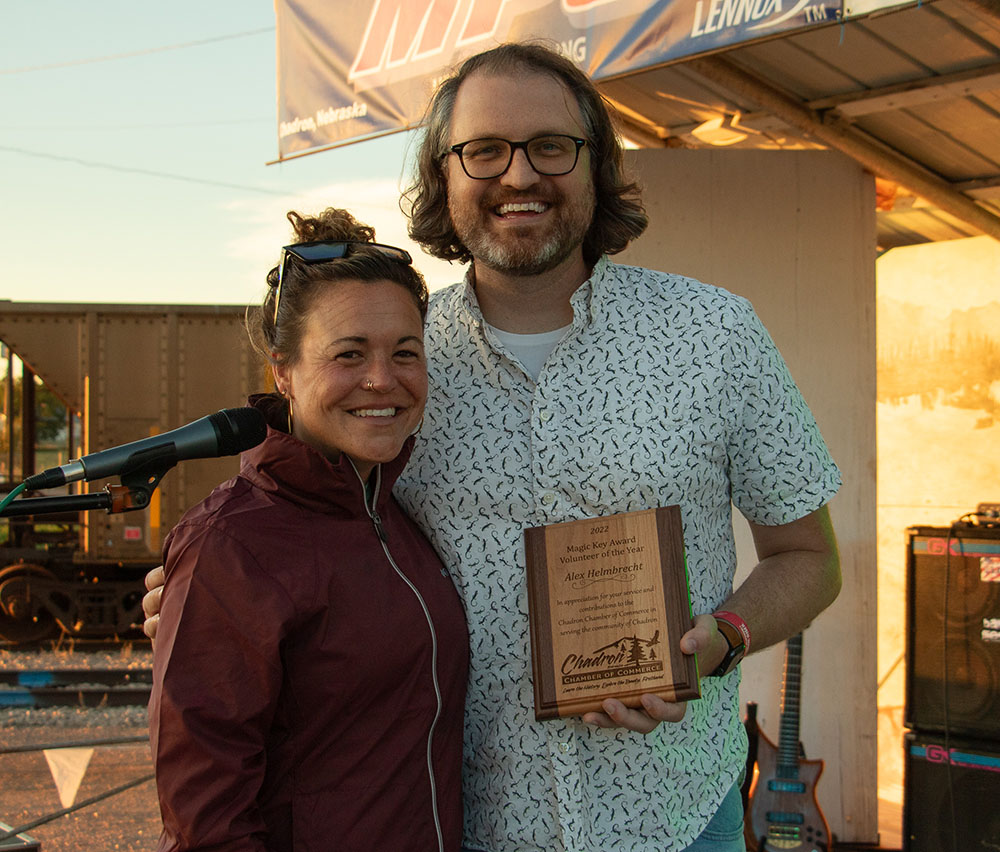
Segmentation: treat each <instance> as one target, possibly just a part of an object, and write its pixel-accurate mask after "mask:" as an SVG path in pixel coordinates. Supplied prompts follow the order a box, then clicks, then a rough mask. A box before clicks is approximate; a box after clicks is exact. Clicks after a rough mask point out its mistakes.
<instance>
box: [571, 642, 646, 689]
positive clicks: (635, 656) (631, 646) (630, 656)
mask: <svg viewBox="0 0 1000 852" xmlns="http://www.w3.org/2000/svg"><path fill="white" fill-rule="evenodd" d="M659 645H660V631H659V630H657V631H656V632H655V633H654V634H653V635H652V636H651V637H649V638H648V639H646V638H643V637H641V636H622V637H621V638H620V639H616V640H615V641H614V642H612V643H611V644H610V645H605V646H604V647H603V648H597V649H595V650H593V651H591V652H590V653H589V654H569V655H567V656H566V659H564V660H563V663H562V668H561V671H562V682H563V685H564V686H567V685H569V684H574V683H587V682H594V681H601V680H612V679H615V678H631V677H634V676H635V675H642V674H649V673H652V672H662V671H663V660H661V659H660V656H659V653H658V648H659Z"/></svg>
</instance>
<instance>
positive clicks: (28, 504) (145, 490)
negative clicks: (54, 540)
mask: <svg viewBox="0 0 1000 852" xmlns="http://www.w3.org/2000/svg"><path fill="white" fill-rule="evenodd" d="M175 464H177V454H176V452H175V451H174V449H173V447H172V446H167V447H156V448H154V449H151V450H143V451H141V452H138V453H135V454H134V455H133V456H131V457H130V458H129V460H128V462H127V463H126V464H125V466H124V468H123V470H122V473H121V481H122V484H121V485H111V484H108V485H105V486H104V489H103V490H101V491H95V492H92V493H88V494H71V495H68V496H64V497H25V498H22V499H20V500H14V501H13V502H12V503H11V504H10V505H9V506H7V507H6V508H5V509H4V510H3V511H2V512H0V517H4V518H8V517H15V516H18V515H50V514H58V513H60V512H89V511H91V510H93V509H104V510H105V511H106V512H107V513H108V514H109V515H112V514H117V513H119V512H131V511H134V510H136V509H145V508H146V507H147V506H148V505H149V501H150V500H151V499H152V497H153V492H154V491H155V490H156V486H157V485H159V484H160V480H161V479H163V476H164V474H166V472H167V471H168V470H170V468H172V467H173V466H174V465H175Z"/></svg>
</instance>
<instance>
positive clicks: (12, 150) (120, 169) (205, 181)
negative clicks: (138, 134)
mask: <svg viewBox="0 0 1000 852" xmlns="http://www.w3.org/2000/svg"><path fill="white" fill-rule="evenodd" d="M0 151H7V152H8V153H11V154H22V155H24V156H26V157H39V158H41V159H43V160H57V161H59V162H61V163H75V164H76V165H78V166H88V167H90V168H96V169H109V170H110V171H114V172H128V173H130V174H139V175H146V176H148V177H158V178H166V179H167V180H180V181H185V182H186V183H200V184H204V185H206V186H220V187H224V188H226V189H239V190H244V191H246V192H260V193H264V194H265V195H288V194H289V193H287V192H281V191H280V190H276V189H264V188H263V187H260V186H242V185H241V184H237V183H226V182H224V181H218V180H208V179H207V178H195V177H188V176H186V175H175V174H170V173H169V172H157V171H154V170H152V169H134V168H130V167H129V166H118V165H115V164H113V163H99V162H95V161H94V160H81V159H80V158H79V157H64V156H60V155H59V154H43V153H42V152H41V151H28V150H26V149H24V148H12V147H9V146H7V145H0Z"/></svg>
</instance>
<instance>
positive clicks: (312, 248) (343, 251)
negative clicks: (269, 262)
mask: <svg viewBox="0 0 1000 852" xmlns="http://www.w3.org/2000/svg"><path fill="white" fill-rule="evenodd" d="M358 248H370V249H375V250H376V251H378V252H381V253H382V254H384V255H385V256H386V257H388V258H391V259H392V260H395V261H396V262H397V263H404V264H407V265H409V264H411V263H413V258H412V257H410V253H409V252H408V251H406V249H401V248H396V246H387V245H384V244H383V243H368V242H365V241H364V240H313V241H312V242H308V243H293V244H292V245H290V246H282V248H281V257H280V258H279V259H278V286H277V287H276V288H275V293H274V324H275V325H277V324H278V305H279V304H280V302H281V282H282V280H283V279H284V277H285V267H286V265H287V264H288V258H289V256H291V257H294V258H295V259H296V260H298V261H300V262H301V263H306V264H309V263H325V262H326V261H328V260H338V259H339V258H342V257H349V256H350V255H352V254H354V252H355V251H356V250H357V249H358Z"/></svg>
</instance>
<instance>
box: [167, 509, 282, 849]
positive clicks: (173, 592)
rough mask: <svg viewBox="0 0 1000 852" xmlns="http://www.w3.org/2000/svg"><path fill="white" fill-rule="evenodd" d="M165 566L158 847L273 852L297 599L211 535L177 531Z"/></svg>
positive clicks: (239, 549) (229, 539)
mask: <svg viewBox="0 0 1000 852" xmlns="http://www.w3.org/2000/svg"><path fill="white" fill-rule="evenodd" d="M164 568H165V572H166V584H165V586H164V590H163V601H162V607H161V612H160V626H159V629H158V632H157V638H156V648H155V652H154V655H153V656H154V659H153V677H154V680H153V691H152V697H151V699H150V740H151V746H152V751H153V761H154V765H155V769H156V784H157V792H158V795H159V800H160V812H161V816H162V818H163V835H162V836H161V839H160V847H159V848H160V850H161V852H166V850H171V852H173V850H177V852H181V850H196V849H205V850H207V849H211V850H212V852H230V850H241V851H242V850H247V851H248V852H249V850H255V851H256V850H261V852H263V850H264V848H265V846H264V843H265V826H264V822H263V818H262V815H261V812H260V809H259V807H258V796H259V793H260V790H261V785H262V783H263V780H264V774H265V769H266V743H267V736H268V731H269V729H270V726H271V721H272V719H273V716H274V712H275V707H276V705H277V701H278V695H279V691H280V688H281V683H282V670H281V663H280V644H281V639H282V636H283V633H284V625H286V624H287V623H288V621H289V619H290V617H291V614H292V605H291V601H290V600H289V599H288V596H287V594H286V593H285V591H284V590H283V589H282V588H281V587H280V586H279V585H278V584H277V583H276V582H275V581H274V580H273V579H271V578H270V577H269V576H268V575H267V573H266V572H264V571H263V570H261V568H260V566H259V565H258V563H257V561H256V560H255V559H254V557H253V555H252V554H251V553H249V552H248V550H247V549H246V548H245V547H244V546H243V545H242V544H240V542H239V541H237V540H236V539H235V538H234V537H233V536H232V535H231V534H229V533H227V532H225V531H221V530H219V529H217V528H213V527H211V526H207V525H194V524H190V525H182V526H180V527H178V528H176V529H175V530H174V532H173V533H172V534H171V536H170V537H169V538H168V541H167V546H166V548H165V560H164Z"/></svg>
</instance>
